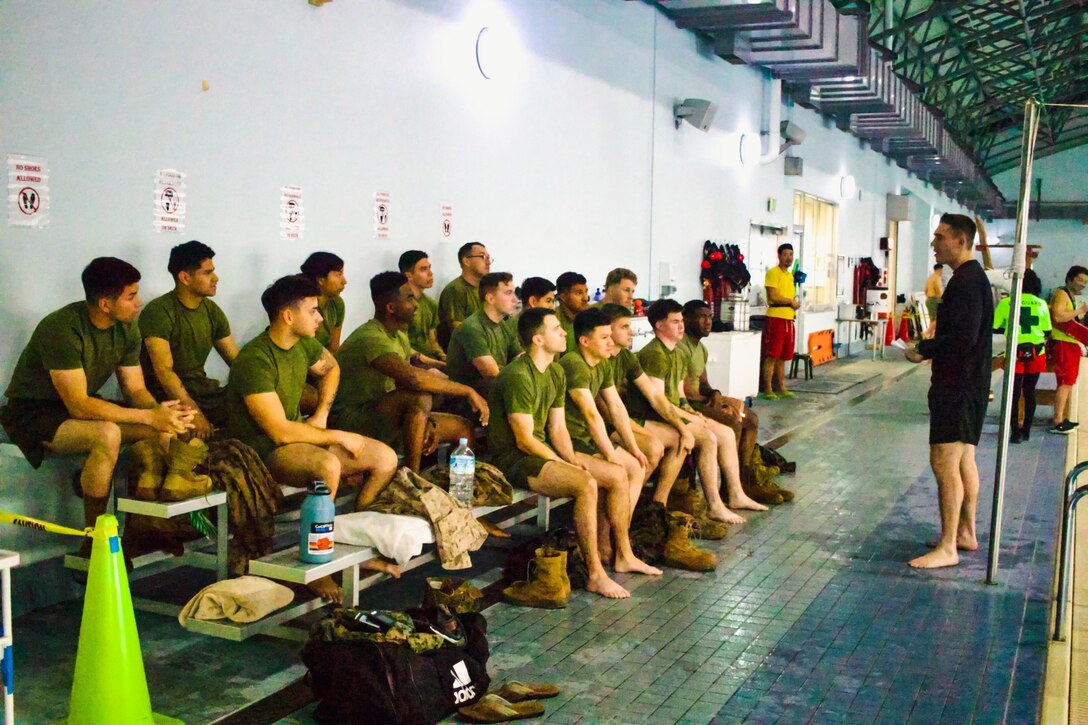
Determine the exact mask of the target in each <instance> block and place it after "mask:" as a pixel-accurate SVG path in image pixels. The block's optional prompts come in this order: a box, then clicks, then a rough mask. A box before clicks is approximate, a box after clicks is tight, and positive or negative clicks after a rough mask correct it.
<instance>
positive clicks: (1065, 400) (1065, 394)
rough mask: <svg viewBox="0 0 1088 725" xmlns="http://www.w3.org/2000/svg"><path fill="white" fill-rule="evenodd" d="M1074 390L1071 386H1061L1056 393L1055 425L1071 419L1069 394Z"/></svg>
mask: <svg viewBox="0 0 1088 725" xmlns="http://www.w3.org/2000/svg"><path fill="white" fill-rule="evenodd" d="M1072 389H1073V386H1071V385H1059V386H1058V390H1057V391H1056V392H1055V393H1054V425H1057V424H1058V423H1061V422H1062V421H1063V420H1066V419H1067V418H1068V417H1069V392H1070V391H1071V390H1072Z"/></svg>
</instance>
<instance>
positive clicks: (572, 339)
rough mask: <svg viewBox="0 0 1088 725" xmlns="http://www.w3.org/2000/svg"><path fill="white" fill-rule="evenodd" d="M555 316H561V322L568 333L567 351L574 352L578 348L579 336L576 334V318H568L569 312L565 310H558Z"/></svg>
mask: <svg viewBox="0 0 1088 725" xmlns="http://www.w3.org/2000/svg"><path fill="white" fill-rule="evenodd" d="M555 316H556V317H558V318H559V324H560V325H562V326H563V329H564V330H565V331H566V333H567V352H572V351H574V350H577V349H578V337H577V335H575V334H574V320H571V319H568V318H567V313H566V312H563V310H556V311H555Z"/></svg>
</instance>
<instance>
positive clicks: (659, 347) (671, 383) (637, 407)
mask: <svg viewBox="0 0 1088 725" xmlns="http://www.w3.org/2000/svg"><path fill="white" fill-rule="evenodd" d="M638 361H639V363H641V365H642V371H643V372H645V373H646V374H647V375H649V376H650V377H653V378H658V379H659V380H664V381H665V397H666V398H667V399H668V401H669V402H670V403H672V404H673V405H680V391H679V387H678V386H679V384H680V376H681V370H680V364H681V358H680V356H679V355H677V353H676V350H670V349H669V348H667V347H665V345H664V343H662V342H661V340H659V339H658V338H656V337H655V338H654V339H653V340H650V342H649V343H647V344H646V346H645V347H644V348H642V349H641V350H639V351H638ZM627 411H628V412H629V413H630V414H631V417H632V418H639V419H643V420H657V419H658V418H659V417H660V416H658V414H657V413H656V412H655V411H654V409H653V406H651V405H650V401H648V400H646V398H645V396H643V395H642V392H641V391H640V390H638V388H635V389H632V390H630V391H629V395H628V396H627Z"/></svg>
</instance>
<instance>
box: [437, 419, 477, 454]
mask: <svg viewBox="0 0 1088 725" xmlns="http://www.w3.org/2000/svg"><path fill="white" fill-rule="evenodd" d="M431 420H433V421H434V424H435V434H434V437H435V441H436V442H437V443H457V442H458V441H459V440H461V439H462V438H468V445H469V447H470V448H474V447H475V444H476V439H475V432H474V430H475V429H474V428H473V426H472V422H471V421H470V420H469V419H468V418H462V417H461V416H459V415H453V414H452V413H431Z"/></svg>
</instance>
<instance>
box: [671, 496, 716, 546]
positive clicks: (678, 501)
mask: <svg viewBox="0 0 1088 725" xmlns="http://www.w3.org/2000/svg"><path fill="white" fill-rule="evenodd" d="M668 509H669V511H680V512H681V513H685V514H690V515H691V517H692V518H693V519H694V520H695V524H694V526H692V530H691V532H692V535H693V536H694V537H695V538H696V539H706V540H708V541H717V540H719V539H724V538H725V536H726V534H728V533H729V529H727V528H726V526H725V524H723V523H722V522H721V521H715V520H714V519H712V518H710V515H709V513H708V512H707V506H706V497H705V496H704V494H703V491H702V489H700V488H698V487H697V486H691V487H690V488H688V490H687V491H686V492H685V493H682V494H680V495H677V494H676V491H675V490H674V491H672V492H671V493H670V494H669V506H668Z"/></svg>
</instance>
